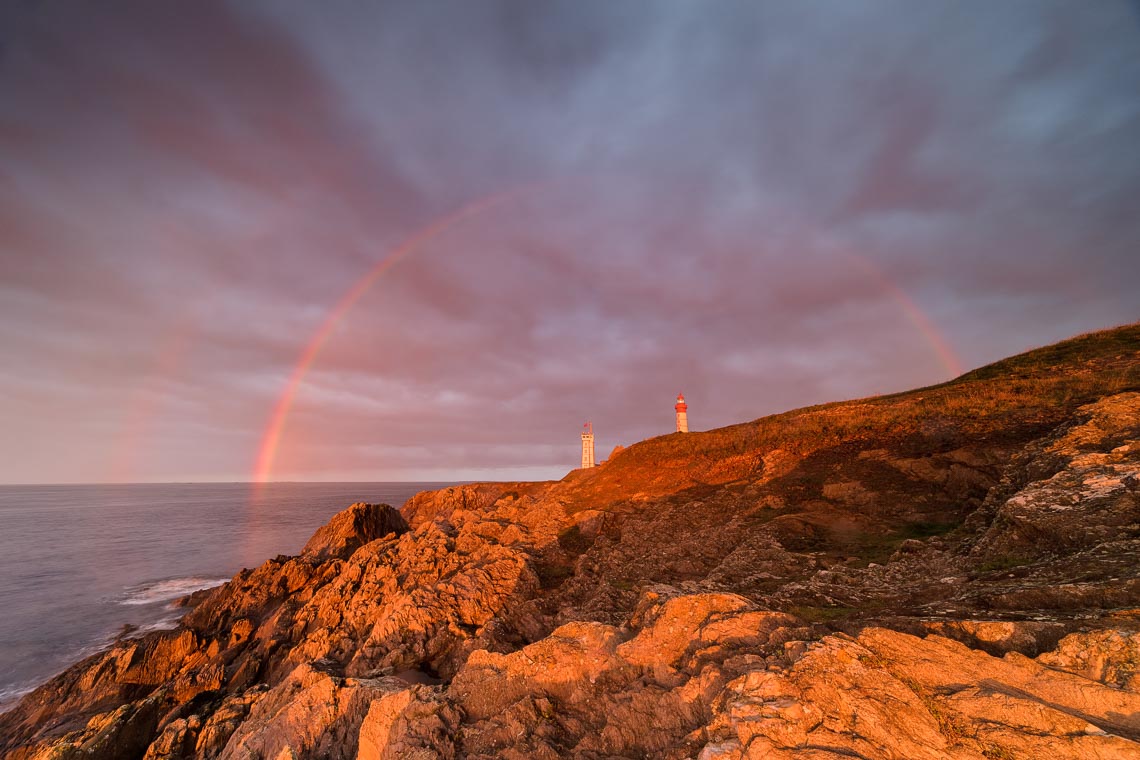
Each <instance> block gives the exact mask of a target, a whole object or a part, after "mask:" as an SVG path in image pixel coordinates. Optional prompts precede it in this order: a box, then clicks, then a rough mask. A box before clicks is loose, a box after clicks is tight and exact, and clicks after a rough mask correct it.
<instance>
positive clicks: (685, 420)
mask: <svg viewBox="0 0 1140 760" xmlns="http://www.w3.org/2000/svg"><path fill="white" fill-rule="evenodd" d="M673 408H674V409H675V410H677V432H678V433H687V432H689V405H688V404H686V403H685V394H683V393H678V394H677V405H676V406H675V407H673Z"/></svg>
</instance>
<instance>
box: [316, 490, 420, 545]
mask: <svg viewBox="0 0 1140 760" xmlns="http://www.w3.org/2000/svg"><path fill="white" fill-rule="evenodd" d="M407 530H408V523H407V522H405V521H404V518H403V516H402V515H400V513H399V512H398V511H397V510H395V509H392V508H391V507H389V506H388V505H387V504H364V503H363V502H361V503H358V504H353V505H352V506H351V507H349V508H348V509H346V510H344V511H343V512H339V513H338V514H337V515H336V516H335V517H333V519H331V520H329V522H328V524H327V525H324V526H322V527H321V528H320V529H319V530H317V532H316V533H314V534H313V537H312V538H310V539H309V542H308V543H307V544H305V548H304V549H303V550H302V551H301V553H302V554H303V555H306V556H310V557H316V558H318V559H327V558H330V557H339V558H341V559H343V558H345V557H347V556H348V555H350V554H352V553H353V552H354V551H356V550H357V549H359V548H360V547H361V546H364V544H367V543H368V542H370V541H375V540H376V539H378V538H383V537H384V536H387V535H391V534H395V535H400V534H401V533H405V532H407Z"/></svg>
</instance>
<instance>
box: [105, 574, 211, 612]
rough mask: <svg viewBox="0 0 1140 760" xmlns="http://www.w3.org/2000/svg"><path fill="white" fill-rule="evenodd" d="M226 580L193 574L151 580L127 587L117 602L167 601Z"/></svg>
mask: <svg viewBox="0 0 1140 760" xmlns="http://www.w3.org/2000/svg"><path fill="white" fill-rule="evenodd" d="M228 580H229V578H207V577H204V576H199V575H194V576H190V577H189V578H167V579H166V580H161V581H152V582H150V583H143V584H141V585H139V586H135V587H133V588H130V589H127V591H126V593H125V594H124V595H123V598H122V599H120V600H119V603H120V604H129V605H141V604H156V603H158V602H169V601H173V600H175V599H179V598H181V597H184V596H186V595H187V594H192V593H193V592H195V591H201V590H202V589H206V588H214V587H215V586H220V585H222V584H223V583H225V582H226V581H228Z"/></svg>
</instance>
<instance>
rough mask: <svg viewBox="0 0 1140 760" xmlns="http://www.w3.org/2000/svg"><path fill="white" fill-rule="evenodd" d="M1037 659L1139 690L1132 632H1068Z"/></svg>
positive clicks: (1138, 648)
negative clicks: (1053, 647)
mask: <svg viewBox="0 0 1140 760" xmlns="http://www.w3.org/2000/svg"><path fill="white" fill-rule="evenodd" d="M1037 661H1038V662H1040V663H1041V664H1043V665H1046V666H1048V667H1050V668H1055V669H1057V670H1065V671H1068V672H1070V673H1076V674H1077V675H1080V676H1084V677H1085V678H1090V679H1092V680H1094V681H1100V682H1101V683H1103V684H1108V685H1110V686H1119V687H1120V688H1122V689H1127V690H1129V691H1133V692H1137V693H1140V633H1137V632H1135V631H1113V630H1106V631H1091V632H1087V633H1074V634H1070V635H1069V636H1066V637H1065V638H1063V639H1061V641H1060V643H1059V644H1058V645H1057V648H1056V649H1054V650H1053V651H1051V652H1046V653H1045V654H1043V655H1041V656H1040V657H1038V658H1037Z"/></svg>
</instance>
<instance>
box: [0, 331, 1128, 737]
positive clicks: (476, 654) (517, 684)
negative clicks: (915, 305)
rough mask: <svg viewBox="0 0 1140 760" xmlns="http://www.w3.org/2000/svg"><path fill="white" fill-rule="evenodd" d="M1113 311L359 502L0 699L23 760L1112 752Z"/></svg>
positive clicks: (1122, 703) (1123, 668)
mask: <svg viewBox="0 0 1140 760" xmlns="http://www.w3.org/2000/svg"><path fill="white" fill-rule="evenodd" d="M1138 370H1140V326H1137V327H1129V328H1122V329H1120V330H1118V331H1114V332H1112V333H1109V334H1102V335H1095V336H1087V337H1085V338H1080V339H1076V340H1075V341H1072V342H1070V343H1069V344H1061V345H1060V346H1059V347H1051V348H1049V349H1043V350H1042V351H1040V352H1033V353H1031V354H1027V355H1025V356H1023V357H1015V358H1014V359H1011V360H1007V361H1006V362H1003V363H999V364H998V365H993V366H991V367H985V368H982V369H980V370H976V371H975V372H973V373H970V374H969V375H966V376H964V377H963V378H960V379H959V380H957V381H954V382H952V383H948V384H944V385H943V386H936V387H934V388H927V389H923V390H921V391H917V392H914V393H911V394H898V395H895V396H890V397H883V398H881V399H864V400H861V401H857V402H851V403H846V404H833V405H826V406H823V407H816V408H813V409H808V410H797V411H795V412H789V413H787V414H785V415H779V416H777V417H773V418H765V419H763V420H758V421H756V422H753V423H746V424H744V425H737V426H733V427H730V428H724V429H722V430H718V431H707V432H702V433H689V434H686V435H667V436H661V437H659V438H655V439H650V440H648V441H644V442H641V443H638V444H634V445H632V446H630V447H628V448H626V449H624V450H622V451H620V452H618V453H616V454H615V455H612V456H611V458H610V461H609V462H608V463H607V464H606V466H605V467H600V468H594V469H592V470H589V471H575V472H573V473H571V474H570V475H568V476H567V477H566V478H564V479H563V480H562V481H559V482H547V483H482V484H473V485H464V486H455V487H451V488H445V489H441V490H439V491H434V492H425V493H421V494H418V495H416V496H415V497H414V498H413V499H411V500H410V501H409V502H408V503H407V504H406V505H404V507H403V508H402V509H401V510H399V511H397V510H394V509H392V508H390V507H388V506H384V505H367V504H355V505H353V506H351V507H350V508H349V509H347V510H345V511H344V512H342V513H341V514H339V515H337V516H336V517H335V518H334V519H333V520H332V521H331V522H330V523H329V524H328V525H326V526H324V527H323V528H321V529H320V530H318V531H317V533H316V534H315V535H314V536H313V538H312V539H311V540H310V541H309V543H308V544H306V546H305V549H304V550H303V552H302V553H301V554H300V555H299V556H296V557H285V556H281V557H277V558H274V559H271V560H269V561H267V562H265V563H263V564H262V565H261V566H259V567H257V568H254V569H249V570H243V571H242V572H240V573H238V574H237V575H236V576H235V577H234V578H233V579H232V580H231V581H229V582H228V583H226V584H225V585H223V586H221V587H219V588H216V589H212V590H209V591H205V592H200V593H197V594H195V595H193V596H192V597H191V598H189V600H188V601H187V607H188V611H187V613H186V614H185V616H184V617H183V619H182V620H181V623H180V625H179V627H178V628H177V629H175V630H172V631H160V632H155V633H150V634H147V635H145V636H141V637H138V638H134V639H125V640H121V641H118V642H116V643H115V644H114V645H113V646H111V647H110V648H108V649H107V650H106V651H104V652H102V653H99V654H97V655H94V656H92V657H89V658H87V659H85V660H83V661H82V662H80V663H77V664H76V665H74V666H73V667H71V668H69V669H68V670H67V671H65V672H64V673H62V674H60V675H59V676H57V677H56V678H54V679H52V680H51V681H49V682H48V683H46V684H44V685H43V686H41V687H40V688H38V689H37V690H35V691H34V692H32V693H31V694H29V695H27V696H26V697H25V698H24V699H23V700H22V701H21V702H20V703H19V704H18V705H17V706H16V707H15V708H14V709H13V710H11V711H10V712H8V713H6V714H4V715H0V756H2V757H4V758H12V759H19V760H24V759H25V758H33V757H37V758H45V759H46V758H73V757H74V758H79V757H83V758H146V759H147V760H189V759H190V758H201V759H202V760H206V759H207V758H211V759H212V758H243V760H244V759H245V758H265V759H267V760H284V759H285V758H293V759H294V760H301V759H302V758H333V759H336V758H354V757H361V758H367V759H368V760H372V759H374V758H401V759H404V758H413V759H419V758H423V759H424V760H427V759H428V758H448V759H450V758H561V757H577V758H584V759H589V760H598V759H601V758H618V757H655V758H658V757H659V758H674V759H675V760H681V759H682V758H687V759H690V760H692V759H696V758H701V759H703V760H712V759H713V758H720V759H722V760H727V759H731V760H738V759H743V758H761V757H764V758H769V757H771V758H780V757H788V758H793V757H794V758H836V759H837V760H838V758H851V757H863V758H947V759H963V758H971V759H979V758H990V759H991V760H992V759H994V758H1022V757H1026V758H1038V757H1048V758H1051V759H1054V760H1062V759H1064V758H1140V743H1138V742H1140V692H1138V689H1140V633H1138V631H1140V563H1137V561H1136V557H1138V556H1140V508H1138V505H1140V502H1138V499H1137V497H1138V487H1137V482H1138V478H1140V392H1138V391H1140V371H1138Z"/></svg>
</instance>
